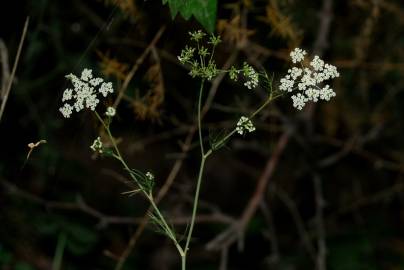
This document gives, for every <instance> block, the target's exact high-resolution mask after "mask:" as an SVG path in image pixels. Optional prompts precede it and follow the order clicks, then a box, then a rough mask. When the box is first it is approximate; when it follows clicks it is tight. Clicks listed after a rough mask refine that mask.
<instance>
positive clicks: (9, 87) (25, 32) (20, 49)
mask: <svg viewBox="0 0 404 270" xmlns="http://www.w3.org/2000/svg"><path fill="white" fill-rule="evenodd" d="M28 24H29V17H27V19H25V24H24V29H23V30H22V34H21V39H20V44H19V45H18V50H17V55H16V56H15V60H14V65H13V70H12V71H11V75H10V77H9V78H8V79H7V82H8V84H7V87H6V90H5V92H4V96H3V97H2V101H1V107H0V121H1V118H2V116H3V113H4V109H5V107H6V103H7V99H8V95H9V94H10V90H11V86H12V84H13V81H14V76H15V72H16V70H17V65H18V61H19V59H20V55H21V51H22V45H23V44H24V40H25V36H26V34H27V30H28Z"/></svg>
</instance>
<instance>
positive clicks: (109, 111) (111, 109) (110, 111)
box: [105, 107, 116, 117]
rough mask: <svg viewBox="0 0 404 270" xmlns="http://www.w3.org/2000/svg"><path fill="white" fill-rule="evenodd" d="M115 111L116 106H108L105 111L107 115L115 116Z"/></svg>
mask: <svg viewBox="0 0 404 270" xmlns="http://www.w3.org/2000/svg"><path fill="white" fill-rule="evenodd" d="M115 113H116V110H115V108H114V107H108V108H107V111H106V112H105V115H106V116H109V117H114V116H115Z"/></svg>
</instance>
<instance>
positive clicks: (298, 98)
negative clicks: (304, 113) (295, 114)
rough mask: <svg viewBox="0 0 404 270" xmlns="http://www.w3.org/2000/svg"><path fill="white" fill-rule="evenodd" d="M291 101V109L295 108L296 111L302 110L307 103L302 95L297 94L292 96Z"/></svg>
mask: <svg viewBox="0 0 404 270" xmlns="http://www.w3.org/2000/svg"><path fill="white" fill-rule="evenodd" d="M292 100H293V107H295V108H296V109H298V110H301V109H303V107H304V105H306V102H307V97H305V96H304V95H302V94H300V93H297V94H296V95H293V96H292Z"/></svg>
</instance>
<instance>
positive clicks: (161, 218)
mask: <svg viewBox="0 0 404 270" xmlns="http://www.w3.org/2000/svg"><path fill="white" fill-rule="evenodd" d="M95 115H96V116H97V118H98V120H99V121H100V122H101V124H102V125H103V127H104V129H105V131H106V132H107V134H108V137H109V139H110V141H111V143H112V146H113V147H114V150H115V153H113V154H112V156H113V157H114V158H116V159H117V160H119V162H120V163H121V164H122V166H123V167H124V168H125V170H127V171H128V172H129V175H130V176H131V177H132V179H133V180H134V181H135V182H136V183H137V185H138V186H139V187H140V190H141V191H142V193H143V194H144V196H145V197H146V198H147V199H148V201H149V202H150V204H151V206H152V208H153V210H154V212H155V213H156V215H157V218H158V219H159V221H160V222H161V223H162V226H163V229H164V231H165V233H166V234H167V236H168V237H169V238H170V239H172V241H173V242H174V245H175V247H176V248H177V250H178V252H179V253H180V255H181V256H183V254H184V251H183V249H182V248H181V246H180V245H179V243H178V241H177V239H176V237H175V233H174V232H173V230H172V229H171V228H170V226H169V225H168V224H167V222H166V220H165V218H164V216H163V214H162V213H161V212H160V209H159V208H158V207H157V205H156V203H155V201H154V198H153V195H152V194H151V193H149V192H147V191H146V190H145V189H144V188H143V187H142V185H141V184H140V182H139V180H138V179H137V177H136V176H135V175H134V174H133V173H132V171H131V169H130V168H129V166H128V165H127V163H126V162H125V160H124V159H123V157H122V155H121V152H120V151H119V148H118V145H117V144H116V141H115V139H114V137H113V136H112V133H111V130H110V128H109V125H107V124H106V123H105V121H104V120H103V119H102V118H101V116H100V115H99V114H98V113H97V112H96V111H95Z"/></svg>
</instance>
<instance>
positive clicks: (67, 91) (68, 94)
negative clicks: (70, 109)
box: [62, 89, 73, 101]
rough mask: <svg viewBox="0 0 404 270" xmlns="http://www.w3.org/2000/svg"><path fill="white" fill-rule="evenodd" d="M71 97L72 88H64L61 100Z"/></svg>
mask: <svg viewBox="0 0 404 270" xmlns="http://www.w3.org/2000/svg"><path fill="white" fill-rule="evenodd" d="M72 97H73V90H72V89H66V90H65V91H64V92H63V97H62V101H67V100H71V99H72Z"/></svg>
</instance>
